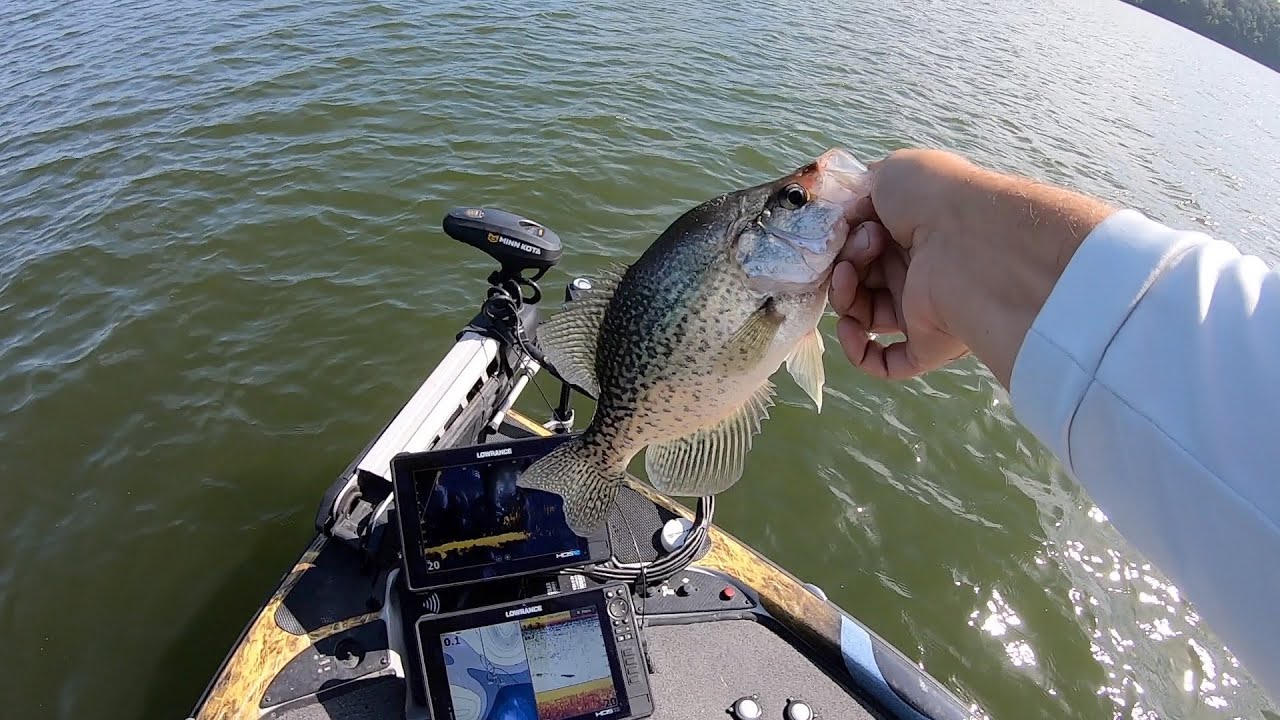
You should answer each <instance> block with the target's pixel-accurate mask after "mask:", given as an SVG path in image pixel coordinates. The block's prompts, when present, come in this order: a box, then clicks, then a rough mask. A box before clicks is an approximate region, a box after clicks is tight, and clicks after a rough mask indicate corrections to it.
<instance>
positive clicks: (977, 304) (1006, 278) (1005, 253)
mask: <svg viewBox="0 0 1280 720" xmlns="http://www.w3.org/2000/svg"><path fill="white" fill-rule="evenodd" d="M970 167H971V169H970V170H968V171H967V172H966V174H965V177H964V178H963V181H962V182H961V183H959V184H958V186H957V190H956V191H954V192H952V193H949V194H948V196H947V200H946V202H945V205H943V208H944V209H943V210H942V212H944V213H945V214H946V215H945V217H943V218H942V219H940V220H937V221H935V222H933V223H930V225H931V226H932V228H935V229H933V230H931V231H930V233H931V235H932V237H928V238H922V239H923V240H924V242H938V243H942V244H943V248H944V249H945V250H946V252H945V253H944V254H943V257H945V258H946V259H947V262H946V265H945V268H943V269H944V270H945V271H944V272H938V273H936V274H932V275H935V277H932V278H931V287H930V292H931V293H933V298H932V299H933V302H934V305H935V307H937V308H939V312H940V316H941V319H942V321H943V323H944V324H945V327H944V330H946V331H947V332H949V333H951V334H952V335H954V336H955V337H957V338H959V339H960V340H961V341H962V342H964V343H965V344H966V345H968V346H969V348H970V350H971V351H972V352H973V354H974V355H976V356H977V357H978V359H979V360H981V361H982V362H983V363H984V364H985V365H986V366H987V367H988V368H990V370H991V371H992V373H994V374H995V376H996V378H997V379H998V380H999V381H1000V382H1001V383H1002V384H1003V385H1004V386H1005V387H1006V388H1007V387H1008V386H1009V381H1010V376H1011V374H1012V372H1013V364H1014V359H1015V358H1016V356H1017V354H1018V349H1019V348H1020V347H1021V346H1022V341H1023V338H1024V337H1025V336H1026V334H1027V330H1028V329H1029V328H1030V327H1031V324H1032V323H1033V322H1034V321H1035V317H1036V315H1037V314H1038V313H1039V312H1040V308H1041V307H1042V306H1043V305H1044V302H1045V299H1046V298H1048V297H1049V293H1050V292H1051V291H1052V290H1053V287H1054V284H1055V283H1056V282H1057V281H1058V277H1059V276H1060V275H1061V274H1062V272H1063V270H1064V269H1065V268H1066V266H1067V263H1068V262H1070V260H1071V258H1072V256H1073V255H1074V253H1075V251H1076V248H1077V247H1079V245H1080V242H1081V241H1082V240H1084V238H1085V236H1087V235H1088V234H1089V232H1090V231H1091V230H1092V229H1093V228H1094V227H1095V226H1096V225H1097V224H1098V223H1099V222H1101V221H1102V220H1103V219H1105V218H1106V217H1107V216H1108V215H1110V214H1111V213H1112V212H1113V210H1112V209H1111V208H1109V207H1108V206H1107V205H1106V204H1105V203H1102V202H1100V201H1098V200H1095V199H1093V198H1089V197H1087V196H1083V195H1079V194H1076V193H1072V192H1070V191H1067V190H1063V189H1060V188H1054V187H1049V186H1046V185H1042V184H1039V183H1035V182H1032V181H1030V180H1026V179H1023V178H1018V177H1011V176H1007V175H1002V174H999V173H995V172H992V171H989V170H985V169H982V168H978V167H976V166H970Z"/></svg>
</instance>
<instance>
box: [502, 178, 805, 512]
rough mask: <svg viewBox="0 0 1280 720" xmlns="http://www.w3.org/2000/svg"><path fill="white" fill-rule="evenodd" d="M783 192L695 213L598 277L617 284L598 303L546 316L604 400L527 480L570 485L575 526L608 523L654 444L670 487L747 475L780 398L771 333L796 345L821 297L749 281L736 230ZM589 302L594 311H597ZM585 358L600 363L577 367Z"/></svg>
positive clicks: (696, 490)
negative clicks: (633, 469)
mask: <svg viewBox="0 0 1280 720" xmlns="http://www.w3.org/2000/svg"><path fill="white" fill-rule="evenodd" d="M776 189H777V183H772V184H769V185H762V186H758V187H756V188H749V189H747V190H743V191H739V192H735V193H730V194H727V195H723V196H720V197H718V198H715V199H713V200H710V201H708V202H706V203H703V204H702V205H699V206H698V207H695V208H693V209H692V210H690V211H688V212H686V213H685V214H684V215H682V216H681V217H680V218H678V219H677V220H676V221H675V222H674V223H672V224H671V226H670V227H668V228H667V230H666V231H665V232H664V233H663V234H662V235H661V236H660V237H659V238H658V239H657V240H656V241H655V242H654V243H653V244H652V245H651V246H650V247H649V248H648V250H646V251H645V253H644V254H643V255H641V257H640V258H639V259H638V260H637V261H636V262H635V263H634V264H633V265H631V266H630V267H629V268H627V269H626V270H625V272H624V273H623V275H622V277H621V278H620V280H618V282H617V284H616V288H614V287H612V286H613V283H612V282H609V283H606V284H605V285H602V286H601V288H600V289H599V290H598V291H599V292H608V291H609V290H612V295H611V296H610V297H609V299H608V302H607V304H605V305H603V309H602V308H601V305H602V301H603V297H601V296H597V297H596V299H595V300H594V301H590V302H587V303H581V302H580V303H578V304H577V307H576V309H575V308H572V307H569V308H566V311H565V313H564V314H562V315H561V316H560V317H553V318H551V319H550V320H549V322H548V325H550V326H551V327H550V328H549V329H548V330H549V332H548V338H549V339H554V340H556V341H558V342H559V343H561V346H560V347H558V348H551V347H548V348H547V349H548V350H549V353H548V356H549V357H552V358H553V360H554V361H556V362H557V363H558V362H559V361H560V360H564V361H566V362H569V363H572V364H573V365H575V366H577V367H575V368H573V370H574V372H575V374H577V375H578V376H583V377H587V376H589V377H590V379H591V380H593V381H595V382H594V384H595V385H597V386H598V389H599V392H598V396H597V401H598V404H597V407H596V412H595V414H594V416H593V417H592V420H591V423H590V424H589V425H588V426H587V428H586V429H585V430H584V432H583V433H582V435H581V437H580V438H578V439H577V440H576V441H573V442H571V443H566V444H565V445H563V446H561V447H560V448H558V449H557V450H556V451H555V452H553V453H551V454H550V455H548V456H547V457H546V458H544V459H543V460H540V461H539V462H538V463H535V464H534V465H533V466H531V467H530V468H529V470H528V471H526V473H525V474H524V476H523V477H522V480H521V484H522V485H524V486H526V487H536V488H540V489H544V490H550V491H553V492H556V493H559V494H560V495H562V496H564V497H565V514H566V518H567V519H568V520H569V524H570V526H571V527H573V528H574V529H575V530H578V531H580V532H581V531H583V530H585V529H589V528H591V527H594V526H595V524H596V523H597V522H602V521H603V518H604V515H605V513H606V512H607V509H608V503H609V502H611V501H612V498H613V496H614V494H615V493H616V488H617V487H618V486H620V484H621V483H622V481H623V478H624V477H625V475H626V470H627V467H628V465H629V464H630V461H631V460H632V458H634V457H635V455H636V454H637V453H639V452H640V451H641V450H643V449H644V448H645V447H650V450H649V456H648V457H647V458H646V468H647V469H649V470H650V480H651V481H655V485H656V486H657V487H658V488H659V489H661V490H664V491H667V492H674V493H676V494H682V495H694V494H702V493H704V492H719V491H721V490H723V489H725V488H727V487H728V486H729V485H732V484H733V482H735V481H736V480H737V479H738V477H739V476H740V475H741V471H742V456H743V455H744V454H745V452H746V450H747V449H748V448H749V447H750V438H751V436H752V435H753V434H754V433H755V432H756V431H758V429H759V423H760V420H761V419H763V418H764V417H766V416H767V408H768V407H769V406H770V405H771V404H772V396H773V392H772V385H771V384H770V383H769V381H768V377H769V375H771V374H772V372H773V371H775V370H776V369H777V367H778V365H779V364H781V361H782V360H783V358H784V357H785V352H784V353H783V354H782V355H779V354H778V353H779V351H780V350H779V345H778V343H777V342H775V341H776V340H778V339H779V338H782V339H784V340H788V341H791V342H792V343H793V344H794V341H795V340H798V339H799V337H800V336H801V335H802V334H803V332H801V334H800V335H796V334H795V332H796V329H797V328H801V327H802V326H804V325H805V324H806V323H807V327H804V328H803V331H807V330H808V329H811V328H812V327H813V325H814V324H816V321H817V316H818V314H820V311H821V303H820V302H819V304H817V305H815V302H814V300H815V298H817V299H818V300H819V301H824V300H825V296H823V297H821V298H818V297H817V295H816V294H814V293H805V294H800V295H795V296H785V297H777V296H769V295H766V294H764V293H763V292H759V291H754V290H752V289H750V288H749V286H748V282H747V278H746V276H745V275H744V273H743V272H742V270H741V267H740V266H739V265H738V264H737V262H736V261H735V258H734V251H735V245H734V243H735V241H736V240H735V239H736V238H737V237H739V235H740V233H741V231H742V230H743V228H744V227H745V226H746V225H747V224H749V223H751V222H753V221H754V218H755V217H757V215H758V213H759V208H760V207H761V206H762V205H763V203H764V200H765V198H767V197H768V196H770V195H771V194H772V193H774V192H775V191H776ZM606 288H607V289H606ZM588 305H591V306H592V312H596V313H599V315H597V316H596V318H597V319H595V320H588V318H587V313H586V309H587V306H588ZM601 310H603V311H602V312H601ZM571 327H572V328H574V330H568V328H571ZM594 327H598V331H595V332H590V331H587V330H586V329H587V328H594ZM784 327H785V328H788V330H786V331H784V332H783V333H781V334H780V333H779V330H780V329H783V328H784ZM788 332H789V333H790V334H788ZM791 335H794V336H795V337H794V338H792V337H791ZM554 344H555V343H554V342H553V343H552V345H554ZM591 346H594V347H591ZM591 350H594V352H593V353H590V351H591ZM589 353H590V354H589ZM588 357H594V362H593V363H592V366H591V367H589V368H588V367H580V364H581V363H583V362H584V361H585V360H586V358H588ZM558 367H559V365H558ZM664 443H665V445H659V444H664ZM655 449H658V450H659V452H658V453H657V454H656V455H655ZM655 473H656V474H657V475H659V476H661V478H655ZM658 479H662V480H664V481H663V482H657V481H656V480H658Z"/></svg>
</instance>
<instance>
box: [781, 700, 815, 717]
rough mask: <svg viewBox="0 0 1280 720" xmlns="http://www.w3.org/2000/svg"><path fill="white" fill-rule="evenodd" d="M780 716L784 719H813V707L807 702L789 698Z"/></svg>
mask: <svg viewBox="0 0 1280 720" xmlns="http://www.w3.org/2000/svg"><path fill="white" fill-rule="evenodd" d="M782 716H783V717H784V718H786V720H813V708H811V707H809V704H808V703H805V702H801V701H799V700H791V701H788V702H787V707H786V709H785V710H783V711H782Z"/></svg>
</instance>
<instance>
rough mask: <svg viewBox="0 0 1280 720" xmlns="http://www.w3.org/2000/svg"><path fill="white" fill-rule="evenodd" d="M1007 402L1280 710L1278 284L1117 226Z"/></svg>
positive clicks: (1216, 250)
mask: <svg viewBox="0 0 1280 720" xmlns="http://www.w3.org/2000/svg"><path fill="white" fill-rule="evenodd" d="M1010 395H1011V398H1012V404H1013V408H1014V411H1015V413H1016V414H1017V416H1018V418H1019V419H1020V420H1021V421H1022V423H1023V424H1024V425H1026V426H1027V428H1028V429H1030V430H1031V431H1032V432H1033V433H1034V434H1035V435H1036V436H1037V437H1038V438H1040V440H1041V441H1042V442H1044V443H1045V444H1046V445H1047V446H1048V447H1049V448H1050V449H1051V450H1052V451H1053V453H1054V454H1055V455H1056V456H1057V457H1058V459H1059V460H1060V461H1061V462H1062V464H1063V465H1064V466H1065V467H1066V468H1067V469H1068V471H1069V472H1070V473H1071V474H1072V476H1073V477H1075V478H1076V479H1077V481H1078V482H1080V484H1081V485H1082V486H1083V487H1084V488H1085V489H1086V490H1087V491H1088V493H1089V495H1090V496H1091V497H1092V498H1093V500H1094V501H1095V502H1096V503H1097V504H1098V507H1099V508H1101V510H1102V511H1103V512H1104V513H1105V514H1106V515H1107V517H1108V518H1109V519H1110V521H1111V522H1112V524H1113V525H1114V526H1115V527H1116V528H1117V529H1118V530H1119V531H1120V532H1121V534H1123V535H1124V536H1125V537H1126V538H1127V539H1128V540H1129V541H1130V542H1132V543H1133V545H1134V546H1135V547H1137V548H1138V549H1139V550H1140V551H1142V552H1143V553H1144V554H1145V555H1146V556H1147V557H1148V558H1149V559H1150V560H1151V561H1152V562H1153V563H1155V565H1156V566H1158V567H1159V568H1160V569H1161V570H1162V571H1163V572H1164V573H1165V574H1167V575H1168V576H1169V577H1170V579H1172V580H1173V582H1174V584H1176V585H1177V586H1178V587H1179V588H1180V589H1181V590H1182V591H1183V592H1184V593H1185V595H1186V596H1187V597H1188V598H1189V599H1190V600H1191V601H1192V603H1194V604H1195V606H1196V607H1197V609H1198V610H1199V612H1200V615H1201V616H1202V617H1203V618H1204V619H1205V620H1206V621H1207V622H1208V624H1209V627H1210V628H1211V629H1212V630H1213V631H1214V632H1215V633H1216V634H1217V635H1218V637H1219V638H1220V639H1221V640H1222V641H1223V643H1224V644H1225V645H1226V646H1227V647H1228V648H1229V649H1230V650H1231V651H1232V652H1233V653H1234V654H1235V655H1236V657H1238V658H1239V659H1240V661H1241V663H1243V664H1244V666H1245V668H1246V670H1248V672H1249V673H1250V674H1251V675H1252V676H1253V677H1254V678H1255V679H1256V680H1257V681H1258V682H1259V683H1260V684H1261V685H1262V686H1263V688H1264V689H1265V690H1266V692H1267V693H1268V694H1269V695H1270V696H1271V697H1272V698H1275V699H1277V700H1280V271H1278V270H1272V269H1269V268H1268V267H1267V266H1266V264H1265V263H1264V262H1263V261H1261V260H1260V259H1258V258H1256V257H1251V256H1246V255H1242V254H1241V253H1240V252H1239V251H1238V250H1237V249H1236V248H1235V247H1233V246H1232V245H1231V244H1229V243H1227V242H1223V241H1221V240H1215V239H1213V238H1210V237H1208V236H1207V235H1205V234H1203V233H1199V232H1185V231H1177V230H1173V229H1170V228H1168V227H1166V226H1164V225H1162V224H1160V223H1157V222H1155V221H1153V220H1151V219H1149V218H1147V217H1145V216H1143V215H1142V214H1140V213H1138V212H1136V211H1133V210H1125V211H1122V212H1119V213H1117V214H1115V215H1113V216H1111V217H1109V218H1108V219H1107V220H1105V221H1104V222H1103V223H1102V224H1100V225H1099V226H1098V227H1096V228H1095V229H1094V230H1093V232H1092V233H1090V234H1089V236H1088V237H1087V238H1086V239H1085V240H1084V242H1083V243H1082V244H1081V245H1080V247H1079V249H1078V250H1077V251H1076V254H1075V255H1074V256H1073V257H1072V259H1071V261H1070V263H1069V264H1068V265H1067V268H1066V270H1065V272H1063V274H1062V277H1061V278H1060V279H1059V280H1058V283H1057V285H1056V286H1055V287H1054V289H1053V291H1052V293H1051V294H1050V296H1049V299H1048V300H1047V301H1046V303H1045V305H1044V307H1043V309H1042V310H1041V311H1040V314H1039V315H1038V316H1037V317H1036V320H1035V323H1034V324H1033V326H1032V328H1031V330H1030V332H1029V333H1028V334H1027V337H1026V339H1025V341H1024V342H1023V345H1022V348H1021V350H1020V351H1019V354H1018V357H1017V360H1016V362H1015V365H1014V369H1013V376H1012V379H1011V382H1010Z"/></svg>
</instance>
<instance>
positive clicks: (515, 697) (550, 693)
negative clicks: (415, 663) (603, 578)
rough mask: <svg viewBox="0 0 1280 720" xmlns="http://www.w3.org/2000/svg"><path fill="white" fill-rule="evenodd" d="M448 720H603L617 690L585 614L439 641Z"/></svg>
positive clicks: (594, 624)
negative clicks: (587, 719) (450, 710)
mask: <svg viewBox="0 0 1280 720" xmlns="http://www.w3.org/2000/svg"><path fill="white" fill-rule="evenodd" d="M440 645H441V649H442V651H443V653H444V663H445V674H446V676H447V678H448V683H449V696H450V698H451V699H452V701H453V717H454V720H491V719H493V720H497V719H498V718H502V719H503V720H570V719H571V718H580V717H584V716H585V717H603V716H607V715H609V714H610V713H602V712H601V711H605V710H611V709H616V708H618V707H619V700H618V691H617V688H616V687H615V685H614V679H613V675H612V672H611V669H610V666H609V659H608V655H607V651H606V649H605V644H604V635H603V634H602V633H601V631H600V620H599V618H598V617H597V616H596V610H595V608H593V607H584V608H575V609H573V610H567V611H563V612H558V613H552V614H548V615H540V616H534V617H529V618H524V619H520V620H511V621H508V622H502V623H498V624H496V625H488V626H486V627H481V628H473V629H468V630H462V631H458V632H451V633H445V634H442V635H441V636H440Z"/></svg>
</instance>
